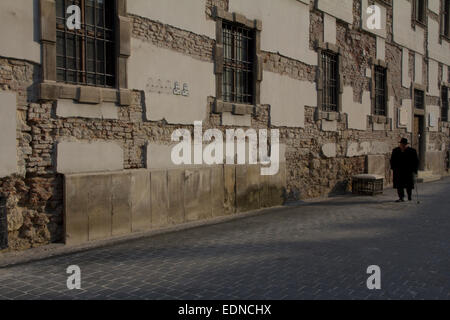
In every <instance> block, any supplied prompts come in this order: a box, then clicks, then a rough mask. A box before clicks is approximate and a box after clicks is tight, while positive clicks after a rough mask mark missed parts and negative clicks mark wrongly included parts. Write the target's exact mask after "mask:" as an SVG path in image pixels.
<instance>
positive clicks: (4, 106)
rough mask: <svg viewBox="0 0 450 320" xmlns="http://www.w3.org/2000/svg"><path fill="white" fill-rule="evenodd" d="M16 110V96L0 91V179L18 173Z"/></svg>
mask: <svg viewBox="0 0 450 320" xmlns="http://www.w3.org/2000/svg"><path fill="white" fill-rule="evenodd" d="M16 110H17V102H16V94H15V93H13V92H6V91H0V129H1V134H0V178H3V177H6V176H9V175H11V174H14V173H17V171H18V170H17V133H16V128H17V111H16Z"/></svg>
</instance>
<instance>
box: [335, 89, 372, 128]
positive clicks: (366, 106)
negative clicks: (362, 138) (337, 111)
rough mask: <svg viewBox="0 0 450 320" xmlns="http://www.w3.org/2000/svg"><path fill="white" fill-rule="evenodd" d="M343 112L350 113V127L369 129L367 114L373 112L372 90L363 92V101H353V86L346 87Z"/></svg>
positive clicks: (343, 97) (343, 96)
mask: <svg viewBox="0 0 450 320" xmlns="http://www.w3.org/2000/svg"><path fill="white" fill-rule="evenodd" d="M342 112H343V113H346V114H347V115H348V128H349V129H355V130H364V131H365V130H367V116H368V115H370V113H371V101H370V92H368V91H365V92H363V97H362V103H359V102H355V101H353V88H352V87H344V93H343V95H342Z"/></svg>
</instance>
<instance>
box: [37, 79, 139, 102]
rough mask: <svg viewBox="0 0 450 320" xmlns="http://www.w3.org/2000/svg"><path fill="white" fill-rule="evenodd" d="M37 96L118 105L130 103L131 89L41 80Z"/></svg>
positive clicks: (46, 98) (54, 99) (42, 98)
mask: <svg viewBox="0 0 450 320" xmlns="http://www.w3.org/2000/svg"><path fill="white" fill-rule="evenodd" d="M39 98H40V99H41V100H51V101H56V100H58V99H72V100H75V101H77V102H80V103H89V104H100V103H102V102H113V103H117V104H118V105H120V106H129V105H130V104H131V90H128V89H110V88H101V87H90V86H76V85H69V84H62V83H56V82H43V83H41V84H40V85H39Z"/></svg>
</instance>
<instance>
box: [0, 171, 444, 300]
mask: <svg viewBox="0 0 450 320" xmlns="http://www.w3.org/2000/svg"><path fill="white" fill-rule="evenodd" d="M419 188H420V192H421V193H422V195H421V197H422V203H421V204H420V205H418V204H417V203H416V202H410V203H403V204H397V203H394V202H393V200H395V196H394V191H393V190H387V191H386V192H385V194H384V195H382V196H378V197H375V198H371V197H350V196H349V197H343V198H337V199H330V200H327V201H323V202H306V203H303V204H301V205H299V206H298V207H287V208H282V209H273V210H270V211H268V212H267V213H264V214H262V215H258V216H253V217H250V218H245V219H241V220H235V221H231V222H227V223H223V224H218V225H213V226H207V227H201V228H196V229H191V230H186V231H181V232H176V233H171V234H164V235H159V236H155V237H152V238H148V239H140V240H137V241H132V242H128V243H123V244H119V245H115V246H112V247H106V248H99V249H93V250H90V251H86V252H81V253H76V254H71V255H67V256H60V257H55V258H50V259H47V260H43V261H38V262H32V263H29V264H25V265H18V266H13V267H9V268H4V269H0V299H424V298H427V299H450V242H449V238H450V210H449V209H450V180H449V179H446V180H443V181H440V182H436V183H432V184H425V185H420V186H419ZM0 259H1V258H0ZM70 265H78V266H79V267H80V268H81V271H82V290H75V291H69V290H68V289H67V287H66V280H67V276H68V275H67V274H66V268H67V267H68V266H70ZM370 265H378V266H380V268H381V272H382V278H381V280H382V290H379V291H370V290H368V289H367V287H366V281H367V278H368V277H369V275H368V274H367V268H368V266H370Z"/></svg>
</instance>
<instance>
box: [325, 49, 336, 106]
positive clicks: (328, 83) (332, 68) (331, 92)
mask: <svg viewBox="0 0 450 320" xmlns="http://www.w3.org/2000/svg"><path fill="white" fill-rule="evenodd" d="M322 73H323V90H322V110H323V111H335V112H337V111H339V109H338V100H339V88H338V85H339V75H338V55H337V54H335V53H332V52H329V51H323V52H322Z"/></svg>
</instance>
